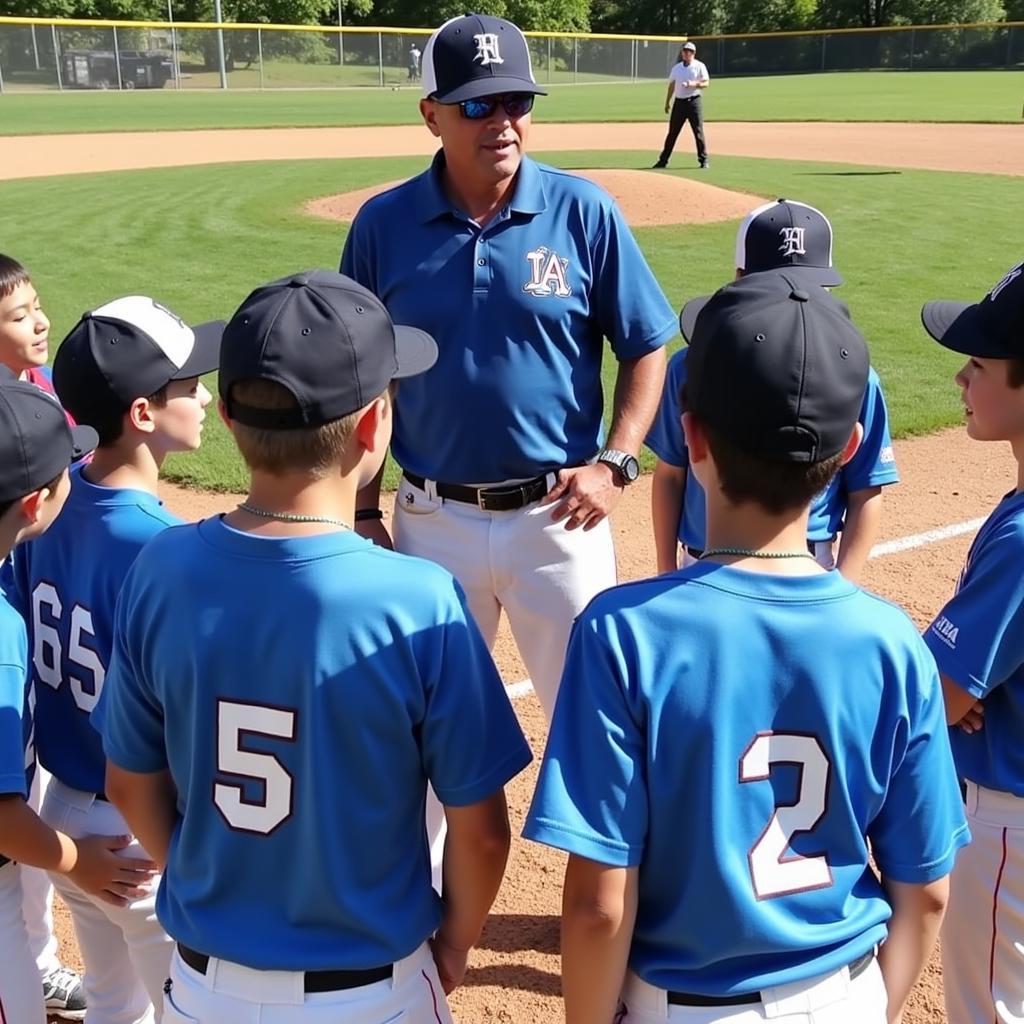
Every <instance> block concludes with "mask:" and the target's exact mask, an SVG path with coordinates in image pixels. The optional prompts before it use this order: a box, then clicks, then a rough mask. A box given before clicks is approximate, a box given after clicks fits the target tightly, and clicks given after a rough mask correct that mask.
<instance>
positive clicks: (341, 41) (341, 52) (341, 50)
mask: <svg viewBox="0 0 1024 1024" xmlns="http://www.w3.org/2000/svg"><path fill="white" fill-rule="evenodd" d="M341 8H342V0H338V28H339V29H340V28H342V27H343V26H344V24H345V22H344V21H343V20H342V17H341ZM338 66H339V67H342V68H343V67H344V66H345V33H344V32H339V33H338Z"/></svg>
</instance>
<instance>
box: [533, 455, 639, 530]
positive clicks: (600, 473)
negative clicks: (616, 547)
mask: <svg viewBox="0 0 1024 1024" xmlns="http://www.w3.org/2000/svg"><path fill="white" fill-rule="evenodd" d="M625 487H626V485H625V484H624V483H623V482H622V479H621V477H620V476H619V474H618V473H617V472H616V471H615V469H614V468H613V467H612V466H609V465H608V464H607V463H605V462H595V463H594V464H593V465H590V466H578V467H577V468H575V469H561V470H559V471H558V481H557V483H556V484H555V486H554V487H552V488H551V490H550V491H548V493H547V494H546V495H545V496H544V498H543V500H542V502H541V504H543V505H550V504H551V503H552V502H553V501H557V502H558V504H557V505H556V506H555V509H554V511H553V512H552V513H551V518H552V519H553V520H554V521H555V522H556V523H557V522H558V521H559V520H560V519H567V520H568V521H567V522H566V524H565V528H566V529H567V530H575V529H577V528H578V527H580V526H582V527H583V529H584V530H592V529H593V528H594V527H595V526H597V524H598V523H599V522H601V520H602V519H604V517H605V516H607V515H608V514H609V513H610V512H611V510H612V509H613V508H615V506H616V505H617V504H618V503H619V499H620V498H621V497H622V492H623V491H624V490H625Z"/></svg>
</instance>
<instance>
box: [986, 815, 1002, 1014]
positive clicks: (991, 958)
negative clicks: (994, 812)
mask: <svg viewBox="0 0 1024 1024" xmlns="http://www.w3.org/2000/svg"><path fill="white" fill-rule="evenodd" d="M1005 867H1006V829H1005V828H1004V829H1003V859H1002V860H1001V861H1000V862H999V873H998V874H997V875H996V888H995V891H994V892H993V893H992V948H991V949H990V950H989V954H988V991H989V994H990V995H991V996H992V1003H993V1005H995V1001H996V991H995V988H996V936H997V933H998V929H997V926H996V911H997V910H998V909H999V886H1000V885H1001V884H1002V881H1003V868H1005ZM995 1024H999V1016H998V1014H997V1015H996V1018H995Z"/></svg>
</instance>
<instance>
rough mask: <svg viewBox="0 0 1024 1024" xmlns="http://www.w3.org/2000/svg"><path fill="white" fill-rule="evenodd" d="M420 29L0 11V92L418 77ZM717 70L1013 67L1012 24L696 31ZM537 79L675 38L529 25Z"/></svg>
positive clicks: (588, 77) (632, 68) (655, 60)
mask: <svg viewBox="0 0 1024 1024" xmlns="http://www.w3.org/2000/svg"><path fill="white" fill-rule="evenodd" d="M428 34H429V33H428V31H427V30H425V29H423V30H421V29H366V28H348V27H346V28H328V27H323V28H319V27H307V26H263V25H227V24H225V25H223V26H217V25H197V24H193V23H179V24H175V23H173V22H152V23H150V22H145V23H143V22H109V21H108V22H86V21H70V20H66V21H53V20H39V21H29V20H27V19H21V18H0V91H10V92H16V91H28V90H58V89H59V90H65V89H68V90H70V89H161V88H171V89H218V88H224V89H332V88H333V89H338V88H352V87H359V86H366V87H377V88H383V87H392V88H394V87H398V86H402V85H408V84H411V83H414V82H416V81H417V80H418V79H419V74H420V68H419V54H421V53H422V50H423V46H424V45H425V43H426V39H427V35H428ZM695 38H696V39H697V42H698V44H699V47H700V57H701V59H702V60H703V61H704V62H705V63H707V64H708V66H709V67H710V68H711V70H712V73H713V74H715V75H716V76H728V75H753V74H798V73H803V72H815V71H817V72H821V71H840V70H843V71H845V70H857V69H872V68H878V69H899V70H915V69H917V70H926V69H953V68H1018V67H1024V22H1013V23H998V24H987V25H966V26H949V25H942V26H928V27H906V28H898V29H895V28H894V29H865V30H863V31H861V30H836V31H831V32H816V33H810V32H794V33H777V34H772V35H753V36H713V37H706V38H701V37H695ZM528 40H529V45H530V53H531V58H532V61H533V70H534V74H535V76H536V78H537V80H538V81H539V82H542V83H544V84H546V85H581V84H588V83H599V82H636V81H641V80H650V79H664V78H665V77H666V76H667V74H668V72H669V70H670V69H671V67H672V65H673V64H674V63H675V62H676V60H677V59H678V56H679V49H680V46H681V44H682V42H683V40H682V39H675V38H671V39H670V38H666V37H663V36H660V37H659V36H648V37H646V38H644V37H638V38H632V37H626V36H603V35H567V34H564V33H540V32H536V33H528Z"/></svg>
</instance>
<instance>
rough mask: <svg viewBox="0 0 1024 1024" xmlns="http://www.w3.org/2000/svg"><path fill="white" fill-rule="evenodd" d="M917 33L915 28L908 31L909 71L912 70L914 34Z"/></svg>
mask: <svg viewBox="0 0 1024 1024" xmlns="http://www.w3.org/2000/svg"><path fill="white" fill-rule="evenodd" d="M916 31H917V29H916V28H912V29H911V30H910V70H911V71H913V70H914V33H915V32H916Z"/></svg>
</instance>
